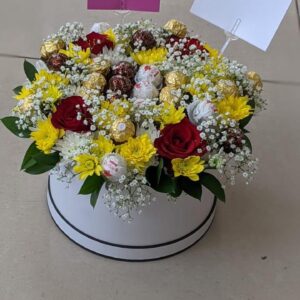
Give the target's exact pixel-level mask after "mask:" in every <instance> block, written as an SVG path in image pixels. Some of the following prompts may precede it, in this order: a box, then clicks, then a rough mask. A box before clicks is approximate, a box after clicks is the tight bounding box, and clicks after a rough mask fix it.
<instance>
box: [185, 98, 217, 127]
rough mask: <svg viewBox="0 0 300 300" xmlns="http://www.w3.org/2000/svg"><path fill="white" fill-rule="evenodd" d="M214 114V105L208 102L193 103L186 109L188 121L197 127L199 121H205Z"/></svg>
mask: <svg viewBox="0 0 300 300" xmlns="http://www.w3.org/2000/svg"><path fill="white" fill-rule="evenodd" d="M213 112H214V105H213V104H212V103H210V102H208V101H197V100H196V101H194V102H193V103H191V104H190V105H189V106H188V107H187V113H188V117H189V119H190V121H191V122H192V123H193V124H195V125H198V124H200V122H201V121H203V120H205V119H207V118H208V117H209V116H211V115H212V114H213Z"/></svg>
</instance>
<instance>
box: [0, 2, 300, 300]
mask: <svg viewBox="0 0 300 300" xmlns="http://www.w3.org/2000/svg"><path fill="white" fill-rule="evenodd" d="M161 2H162V5H161V12H160V13H159V14H145V13H133V14H132V15H131V16H129V17H128V19H127V20H136V19H138V18H141V17H143V18H149V17H150V18H152V19H153V20H154V21H156V22H157V23H159V24H164V23H165V22H166V21H167V20H168V19H169V18H178V19H180V20H182V21H184V22H185V23H186V24H187V25H188V26H189V27H190V28H191V29H193V30H194V31H195V32H197V33H200V34H201V36H202V38H203V39H204V40H207V41H208V42H210V43H211V44H212V45H214V46H215V47H217V48H220V47H221V46H222V44H223V42H224V35H223V33H222V31H221V30H219V29H218V28H216V27H214V26H212V25H209V24H208V23H206V22H205V21H202V20H200V19H198V18H196V17H195V16H193V15H191V14H190V13H189V8H190V6H191V4H192V1H191V0H185V1H179V0H162V1H161ZM258 9H259V8H258ZM66 21H82V22H83V23H84V24H85V25H86V26H87V28H89V27H90V25H91V24H92V23H94V22H99V21H103V22H109V23H111V24H115V23H117V22H118V18H117V17H116V16H115V15H114V14H113V13H112V12H99V11H87V10H86V1H83V0H63V1H62V0H51V1H45V0H26V1H21V0H9V1H1V8H0V41H1V42H0V52H7V53H14V54H25V55H32V56H36V55H38V53H39V46H40V43H41V40H42V38H44V37H46V36H47V35H48V34H50V33H52V32H55V31H57V30H58V28H59V26H60V25H62V24H64V23H65V22H66ZM299 53H300V32H299V28H298V27H297V18H296V11H295V7H294V3H293V5H292V6H291V7H290V9H289V11H288V14H287V16H286V17H285V19H284V21H283V23H282V26H281V27H280V29H279V31H278V34H277V35H276V37H275V39H274V41H273V43H272V45H271V47H270V49H269V51H268V52H267V53H264V52H261V51H260V50H258V49H256V48H254V47H252V46H250V45H248V44H246V43H244V42H242V41H237V42H234V43H233V44H232V45H230V46H229V48H228V50H227V55H228V56H229V57H231V58H235V59H237V60H238V61H240V62H242V63H244V64H247V65H248V66H249V68H250V69H253V70H256V71H257V72H258V73H260V74H261V75H262V77H263V78H264V79H273V80H286V81H291V80H292V81H300V76H299V70H300V60H299ZM24 76H25V75H24V74H23V71H22V60H18V59H5V58H0V116H5V115H7V114H8V112H9V110H10V108H12V107H13V105H14V100H13V99H11V96H12V92H11V90H12V88H14V87H15V86H17V85H18V84H20V83H22V82H23V81H24V78H25V77H24ZM299 93H300V87H299V85H298V86H295V85H271V84H265V94H264V95H265V97H266V98H267V99H268V101H269V105H268V110H267V111H266V112H263V113H262V114H261V115H260V116H259V117H258V118H257V119H255V121H254V122H252V123H251V126H249V129H250V131H251V132H252V134H251V138H252V141H253V147H254V151H255V154H256V155H257V157H259V158H260V161H261V162H260V170H259V173H258V174H257V176H256V179H255V180H254V182H253V183H252V184H251V185H249V186H245V185H244V184H243V183H242V182H238V183H237V185H236V186H235V187H234V188H230V189H229V190H228V191H227V193H228V201H227V203H226V205H223V204H219V207H218V212H217V217H216V220H215V223H214V225H213V226H212V228H211V231H210V232H209V234H208V235H207V236H206V237H205V239H203V240H202V241H201V242H200V243H198V244H197V245H196V246H195V247H193V248H192V249H190V250H189V251H187V252H185V253H183V254H181V255H179V256H176V257H173V258H170V259H168V260H164V261H159V262H153V263H144V264H142V263H141V264H128V263H122V262H115V261H110V260H107V259H104V258H99V257H97V256H95V255H92V254H90V253H87V252H85V251H83V250H82V249H80V248H79V247H77V246H76V245H74V244H73V243H71V242H70V241H68V240H67V239H66V238H65V237H64V236H63V235H62V234H61V233H60V232H59V231H58V229H57V228H56V227H55V225H54V223H53V222H52V220H51V218H50V216H49V213H48V211H47V206H46V197H45V196H46V194H45V192H46V175H44V176H39V177H32V176H29V175H26V174H22V173H19V167H20V164H21V160H22V157H23V154H24V152H25V150H26V148H27V144H26V143H24V141H23V140H20V139H16V138H15V137H14V136H12V135H11V134H10V133H9V132H8V131H7V130H6V129H4V127H3V126H0V137H1V138H0V157H1V169H0V170H1V172H0V266H1V267H0V299H1V300H12V299H14V300H15V299H18V300H23V299H24V300H28V299H30V300H36V299H49V300H50V299H51V300H52V299H55V300H57V299H74V300H76V299H78V300H79V299H86V300H87V299H105V300H108V299H122V300H125V299H143V300H148V299H164V300H167V299H172V300H177V299H178V300H182V299H186V300H194V299H205V300H206V299H207V300H208V299H209V300H214V299H218V300H219V299H222V300H229V299H237V300H244V299H249V300H250V299H251V300H252V299H264V300H269V299H272V300H282V299H291V300H296V299H299V293H300V287H299V277H300V234H299V228H300V218H299V212H300V199H299V198H300V197H299V169H300V134H299V128H300V117H299V113H300V97H299Z"/></svg>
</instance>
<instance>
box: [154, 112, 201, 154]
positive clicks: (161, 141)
mask: <svg viewBox="0 0 300 300" xmlns="http://www.w3.org/2000/svg"><path fill="white" fill-rule="evenodd" d="M154 146H155V147H156V148H157V152H158V154H159V155H160V156H162V157H164V158H168V159H173V158H186V157H188V156H191V155H198V156H201V155H203V154H205V153H206V142H205V141H204V140H202V139H201V138H200V131H198V129H197V128H196V126H195V125H193V124H192V123H191V122H190V121H189V119H188V118H184V119H183V120H182V121H181V122H180V123H178V124H175V125H167V126H166V127H165V128H164V129H163V130H162V131H161V136H160V137H159V138H157V139H156V140H155V141H154ZM198 149H201V150H202V152H201V153H199V152H198Z"/></svg>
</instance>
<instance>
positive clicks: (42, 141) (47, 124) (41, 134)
mask: <svg viewBox="0 0 300 300" xmlns="http://www.w3.org/2000/svg"><path fill="white" fill-rule="evenodd" d="M63 135H64V130H61V129H57V128H55V127H54V126H53V125H52V122H51V119H50V118H48V119H46V120H39V121H38V123H37V129H36V130H35V131H33V132H31V138H32V139H33V140H34V141H35V143H36V146H37V148H38V149H39V150H41V151H43V152H44V153H46V154H49V153H50V151H51V149H52V148H53V146H54V145H55V143H56V141H57V140H58V139H59V138H61V137H62V136H63Z"/></svg>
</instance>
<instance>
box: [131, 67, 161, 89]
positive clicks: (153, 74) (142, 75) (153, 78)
mask: <svg viewBox="0 0 300 300" xmlns="http://www.w3.org/2000/svg"><path fill="white" fill-rule="evenodd" d="M144 80H145V81H149V82H150V83H152V84H153V85H154V86H155V87H157V88H159V87H160V86H161V84H162V81H163V77H162V76H161V73H160V71H159V69H158V68H157V67H156V66H154V65H142V66H140V68H139V70H138V72H137V73H136V75H135V82H141V81H144Z"/></svg>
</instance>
